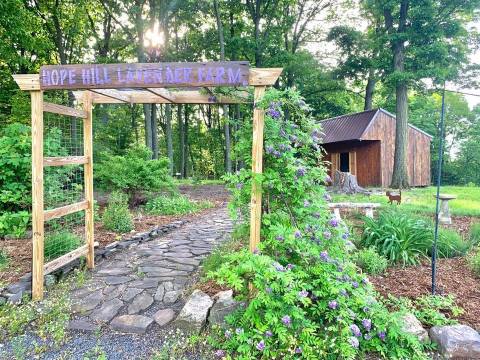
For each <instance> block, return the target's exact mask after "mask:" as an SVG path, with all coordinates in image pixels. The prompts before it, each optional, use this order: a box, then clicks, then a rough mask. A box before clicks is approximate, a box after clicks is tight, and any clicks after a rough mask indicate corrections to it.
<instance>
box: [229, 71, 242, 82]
mask: <svg viewBox="0 0 480 360" xmlns="http://www.w3.org/2000/svg"><path fill="white" fill-rule="evenodd" d="M227 73H228V83H229V84H238V83H240V74H241V71H240V69H237V70H236V73H235V74H234V73H233V69H232V68H228V70H227Z"/></svg>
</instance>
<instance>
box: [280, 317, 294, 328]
mask: <svg viewBox="0 0 480 360" xmlns="http://www.w3.org/2000/svg"><path fill="white" fill-rule="evenodd" d="M282 323H283V325H285V326H290V325H291V324H292V319H291V318H290V316H288V315H285V316H284V317H282Z"/></svg>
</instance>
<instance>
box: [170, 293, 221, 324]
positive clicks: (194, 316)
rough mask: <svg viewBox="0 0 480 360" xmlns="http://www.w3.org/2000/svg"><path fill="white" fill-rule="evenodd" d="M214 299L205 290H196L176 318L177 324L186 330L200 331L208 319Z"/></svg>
mask: <svg viewBox="0 0 480 360" xmlns="http://www.w3.org/2000/svg"><path fill="white" fill-rule="evenodd" d="M212 305H213V300H212V299H211V298H210V296H208V295H207V294H205V293H204V292H203V291H200V290H195V291H194V292H193V293H192V295H190V297H189V298H188V300H187V302H186V303H185V306H184V307H183V309H182V310H181V311H180V314H179V315H178V316H177V318H176V319H175V322H174V324H175V326H176V327H177V328H179V329H181V330H184V331H186V332H193V333H199V332H200V331H201V330H202V328H203V326H204V325H205V323H206V320H207V314H208V311H209V310H210V308H211V307H212Z"/></svg>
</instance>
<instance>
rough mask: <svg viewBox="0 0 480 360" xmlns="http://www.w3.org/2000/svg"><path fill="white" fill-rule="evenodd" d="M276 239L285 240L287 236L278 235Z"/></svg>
mask: <svg viewBox="0 0 480 360" xmlns="http://www.w3.org/2000/svg"><path fill="white" fill-rule="evenodd" d="M275 239H277V240H278V241H283V240H285V238H284V237H283V236H282V235H277V237H276V238H275Z"/></svg>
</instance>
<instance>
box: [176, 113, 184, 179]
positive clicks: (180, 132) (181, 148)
mask: <svg viewBox="0 0 480 360" xmlns="http://www.w3.org/2000/svg"><path fill="white" fill-rule="evenodd" d="M177 120H178V140H179V141H178V142H179V152H180V154H179V155H180V156H179V160H178V172H179V173H180V174H181V176H183V169H184V167H185V129H184V126H183V120H182V105H178V107H177Z"/></svg>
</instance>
